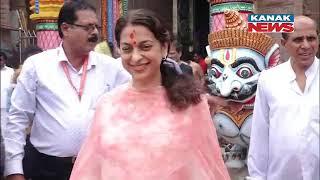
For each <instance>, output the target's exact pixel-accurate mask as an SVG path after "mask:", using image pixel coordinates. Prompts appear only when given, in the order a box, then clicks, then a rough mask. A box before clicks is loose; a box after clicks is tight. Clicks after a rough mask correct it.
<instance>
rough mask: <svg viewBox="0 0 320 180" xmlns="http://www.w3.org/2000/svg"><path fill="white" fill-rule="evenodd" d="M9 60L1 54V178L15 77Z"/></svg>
mask: <svg viewBox="0 0 320 180" xmlns="http://www.w3.org/2000/svg"><path fill="white" fill-rule="evenodd" d="M7 60H8V58H7V55H6V54H5V53H4V52H0V68H1V86H0V87H1V121H0V125H1V126H0V136H1V137H0V153H1V157H0V177H1V176H2V174H3V169H4V167H3V166H4V165H3V164H4V144H3V139H2V135H3V131H4V128H5V124H6V122H7V120H6V119H7V112H8V107H7V99H8V93H7V92H8V89H9V87H10V81H11V78H12V75H13V72H14V71H13V69H12V68H9V67H7V66H6V61H7Z"/></svg>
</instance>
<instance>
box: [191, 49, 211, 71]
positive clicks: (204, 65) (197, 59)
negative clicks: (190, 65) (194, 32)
mask: <svg viewBox="0 0 320 180" xmlns="http://www.w3.org/2000/svg"><path fill="white" fill-rule="evenodd" d="M193 61H194V62H196V63H198V64H199V65H200V67H201V69H202V72H203V74H206V73H207V68H208V65H207V63H206V61H205V58H203V57H201V56H200V55H199V54H198V53H194V55H193Z"/></svg>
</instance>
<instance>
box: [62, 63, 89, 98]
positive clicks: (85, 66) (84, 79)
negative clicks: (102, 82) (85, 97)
mask: <svg viewBox="0 0 320 180" xmlns="http://www.w3.org/2000/svg"><path fill="white" fill-rule="evenodd" d="M61 65H62V68H63V71H64V73H65V74H66V76H67V78H68V81H69V83H70V85H71V86H72V88H73V89H74V91H75V92H76V93H77V94H78V98H79V100H81V97H82V94H83V89H84V86H85V84H86V77H87V66H88V58H85V60H84V62H83V65H82V75H81V81H80V88H79V91H78V90H77V88H76V87H75V86H74V85H73V83H72V81H71V78H70V73H69V69H68V67H67V62H65V61H63V62H61Z"/></svg>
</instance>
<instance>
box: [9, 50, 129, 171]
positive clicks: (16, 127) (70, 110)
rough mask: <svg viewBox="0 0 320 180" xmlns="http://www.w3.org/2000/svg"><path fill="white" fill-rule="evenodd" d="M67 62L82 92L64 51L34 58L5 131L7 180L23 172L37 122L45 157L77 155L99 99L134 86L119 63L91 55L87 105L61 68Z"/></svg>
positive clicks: (26, 69) (15, 93) (16, 92)
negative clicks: (128, 84) (26, 149)
mask: <svg viewBox="0 0 320 180" xmlns="http://www.w3.org/2000/svg"><path fill="white" fill-rule="evenodd" d="M62 61H66V62H67V67H68V69H69V73H70V76H71V80H72V82H73V84H74V85H75V87H77V88H79V86H80V81H81V76H82V68H81V70H80V71H79V72H78V71H77V70H76V69H74V68H73V67H72V66H71V64H70V63H69V62H68V61H67V57H66V55H65V53H64V51H63V48H62V46H60V47H58V48H56V49H52V50H48V51H45V52H42V53H40V54H36V55H34V56H31V57H30V58H28V59H27V60H26V61H25V63H24V65H23V67H22V71H21V74H20V75H19V78H18V82H17V85H16V87H15V90H14V91H13V94H12V99H11V104H12V105H11V108H10V111H9V120H8V124H7V128H6V132H5V137H4V139H5V146H6V161H5V175H9V174H14V173H22V174H23V168H22V159H23V156H24V149H23V147H24V145H25V138H26V135H25V134H26V133H25V129H26V128H27V127H28V126H29V124H30V123H31V121H32V120H33V124H32V128H31V137H30V141H31V143H32V144H33V145H34V147H35V148H36V149H37V150H38V151H40V152H41V153H44V154H47V155H51V156H58V157H71V156H76V155H77V153H78V151H79V148H80V146H81V144H82V141H83V139H84V137H85V136H86V134H87V129H88V126H89V124H90V121H91V119H92V115H93V111H94V109H95V104H96V102H97V100H98V98H99V97H100V96H101V95H102V94H103V93H105V92H107V91H110V90H111V89H113V88H114V87H116V86H118V85H120V84H123V83H126V82H128V80H129V79H130V75H129V73H128V72H127V71H125V70H124V69H123V67H122V66H121V64H120V63H118V62H116V60H115V59H113V58H111V57H108V56H106V55H103V54H99V53H96V52H90V54H89V58H88V66H87V77H86V83H85V87H84V92H83V95H82V98H81V101H79V99H78V94H77V93H76V91H75V90H74V89H73V87H72V86H71V84H70V83H69V81H68V79H67V76H66V74H65V72H64V70H63V68H62V66H61V62H62Z"/></svg>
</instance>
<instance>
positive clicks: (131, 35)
mask: <svg viewBox="0 0 320 180" xmlns="http://www.w3.org/2000/svg"><path fill="white" fill-rule="evenodd" d="M135 34H136V33H135V31H134V30H133V32H132V33H130V39H131V44H132V45H133V46H135V45H136V44H137V41H136V39H135Z"/></svg>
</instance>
